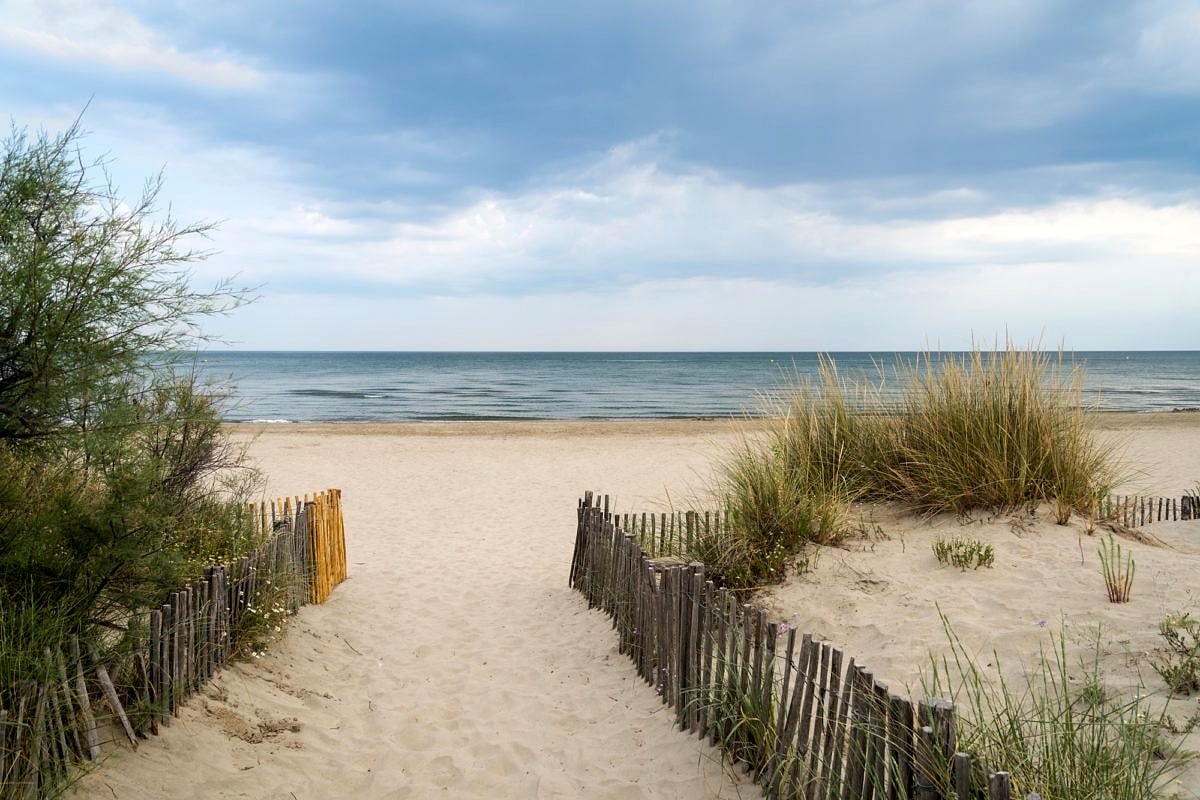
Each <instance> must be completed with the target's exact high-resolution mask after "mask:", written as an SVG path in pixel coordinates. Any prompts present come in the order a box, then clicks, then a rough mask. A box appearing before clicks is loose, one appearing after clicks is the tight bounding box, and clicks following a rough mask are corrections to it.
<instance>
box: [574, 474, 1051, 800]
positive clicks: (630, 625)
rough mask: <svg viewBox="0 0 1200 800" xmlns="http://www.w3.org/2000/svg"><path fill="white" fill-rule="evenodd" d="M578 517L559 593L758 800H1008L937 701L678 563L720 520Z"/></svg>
mask: <svg viewBox="0 0 1200 800" xmlns="http://www.w3.org/2000/svg"><path fill="white" fill-rule="evenodd" d="M578 513H579V518H578V527H577V532H576V541H575V552H574V557H573V559H572V563H571V578H570V580H571V585H572V586H573V587H574V588H576V589H578V590H579V591H580V592H582V593H583V595H584V596H585V597H586V598H587V600H588V604H589V606H590V607H594V608H599V609H601V610H603V611H604V612H605V613H607V614H608V615H609V616H610V617H612V621H613V627H614V629H615V630H616V632H617V638H618V647H619V650H620V652H621V653H623V654H625V655H628V656H629V658H630V659H631V660H632V661H633V663H634V666H635V667H636V669H637V671H638V674H639V675H640V676H641V677H642V678H643V679H644V680H645V681H646V682H647V683H649V684H650V685H651V686H653V687H654V688H655V690H656V691H657V692H658V693H659V694H660V695H661V696H662V699H663V702H664V703H666V704H667V705H668V706H670V707H672V708H674V709H675V715H676V720H677V722H678V723H679V725H680V727H682V728H683V730H685V731H692V732H695V733H696V734H697V735H699V736H700V737H701V738H705V737H707V738H708V739H709V740H710V741H711V742H712V743H714V744H716V745H719V746H720V747H721V748H722V749H723V750H724V751H725V753H726V754H727V755H728V757H730V758H731V759H732V760H734V761H735V762H738V763H742V764H745V765H746V766H747V767H748V768H749V769H750V770H751V771H752V773H753V775H754V778H755V779H756V780H757V781H758V782H759V783H760V784H761V786H762V788H763V792H764V794H765V795H766V796H767V797H768V798H772V800H774V799H775V798H788V799H789V800H790V799H791V798H805V800H811V799H812V798H820V799H821V800H825V799H826V798H828V799H830V800H832V799H833V798H837V800H901V799H902V798H915V799H916V800H935V799H942V798H946V799H948V798H958V799H959V800H967V798H986V800H1010V796H1011V791H1012V789H1011V786H1010V779H1009V774H1008V773H1007V772H1003V771H989V770H988V769H987V768H986V767H985V765H982V764H980V763H979V762H978V761H977V760H975V759H973V758H972V757H971V756H969V755H968V754H966V753H962V752H959V751H958V749H957V740H956V735H955V716H954V708H953V706H952V705H951V704H950V703H949V701H946V700H922V701H921V702H919V703H917V704H916V705H915V706H914V704H913V703H912V702H911V701H910V700H908V699H907V698H904V697H901V696H899V695H897V694H894V693H892V692H890V691H889V690H888V687H887V685H886V684H884V683H881V682H880V681H878V680H876V679H875V677H874V676H873V675H872V673H871V671H870V669H869V668H868V667H866V666H865V665H863V664H861V663H856V662H855V660H854V659H853V658H850V659H848V660H847V659H846V658H845V656H844V655H843V653H842V652H841V651H840V650H838V649H836V648H834V647H833V646H832V645H831V644H830V643H828V642H818V641H816V640H814V639H813V638H812V636H811V635H810V634H803V635H800V636H799V637H798V636H797V631H796V630H795V629H794V628H790V627H789V626H788V625H786V624H783V623H779V622H775V621H771V620H768V619H767V617H766V615H765V614H764V612H762V611H761V610H756V609H754V608H753V607H752V606H750V605H741V604H739V603H738V601H737V598H736V597H735V596H734V594H733V593H732V592H730V591H728V590H727V589H725V588H720V587H719V586H718V585H717V583H716V582H714V580H712V578H713V577H714V576H711V575H707V574H706V572H705V566H704V565H703V564H700V563H689V564H683V563H679V561H678V559H677V558H675V557H676V556H678V555H679V554H680V553H683V552H687V550H686V549H685V548H686V547H687V546H688V537H689V535H690V536H692V537H695V536H697V535H698V533H699V532H700V531H701V530H702V529H703V526H705V525H707V526H709V528H710V530H711V527H712V526H714V525H720V524H724V523H725V519H724V517H723V515H719V514H709V515H699V514H695V513H685V514H682V515H670V516H669V517H667V516H663V517H660V518H659V519H657V520H654V521H653V522H652V521H651V518H650V517H646V516H641V517H639V516H637V515H634V516H624V517H620V518H619V517H618V516H617V515H614V514H612V513H610V512H609V510H608V498H607V497H605V498H604V499H603V505H600V504H599V503H598V502H597V498H596V496H594V495H593V494H592V493H591V492H588V493H587V494H586V495H585V496H584V498H583V500H581V501H580V503H579V512H578ZM664 522H665V523H666V530H665V532H664V529H663V525H662V523H664ZM643 543H644V544H645V546H643ZM1034 798H1036V795H1030V796H1029V798H1027V800H1033V799H1034Z"/></svg>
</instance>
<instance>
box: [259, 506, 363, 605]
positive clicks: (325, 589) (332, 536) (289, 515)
mask: <svg viewBox="0 0 1200 800" xmlns="http://www.w3.org/2000/svg"><path fill="white" fill-rule="evenodd" d="M247 513H248V514H249V517H250V519H251V520H253V524H254V526H255V528H256V530H257V532H258V533H259V535H261V536H262V538H263V539H267V538H269V537H270V536H271V535H272V534H273V533H274V532H275V529H276V526H278V525H288V526H289V527H294V528H295V529H296V530H297V531H298V532H304V535H306V536H307V537H308V553H309V559H310V564H311V567H310V570H309V582H308V583H309V585H308V594H309V597H308V601H309V602H310V603H323V602H325V600H326V599H327V598H328V597H329V594H330V592H332V591H333V590H334V588H335V587H336V586H337V585H338V584H340V583H341V582H342V581H344V580H346V528H345V524H344V523H343V521H342V490H341V489H327V490H326V491H324V492H318V493H314V494H312V495H311V496H310V495H307V494H306V495H304V497H303V498H301V497H299V496H297V497H294V498H292V497H284V498H277V499H274V500H263V501H261V502H258V503H249V504H248V505H247ZM293 513H294V514H295V516H293ZM301 516H303V519H300V518H299V517H301Z"/></svg>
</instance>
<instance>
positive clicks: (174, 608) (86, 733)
mask: <svg viewBox="0 0 1200 800" xmlns="http://www.w3.org/2000/svg"><path fill="white" fill-rule="evenodd" d="M249 511H250V512H251V513H252V514H253V518H254V519H255V520H256V523H257V525H258V527H259V529H260V533H261V534H262V537H263V543H262V544H261V545H260V546H259V547H258V548H257V549H256V550H254V551H253V552H251V553H248V554H247V555H245V556H242V557H241V558H240V559H238V560H237V561H234V562H232V563H229V564H219V565H214V566H211V567H208V568H207V569H206V570H205V571H204V575H203V577H202V578H199V579H197V580H195V581H193V582H192V583H190V584H188V585H186V586H183V587H180V588H179V589H178V590H177V591H174V592H171V593H169V594H168V595H167V597H165V598H164V601H163V604H162V605H161V606H160V607H159V608H157V609H154V610H151V611H150V612H149V613H148V614H147V619H146V629H147V631H148V633H147V636H146V637H145V639H144V641H143V642H142V644H141V645H140V646H135V647H134V648H133V649H132V651H127V652H123V653H121V654H119V655H118V656H117V657H116V660H115V661H112V662H109V663H106V662H105V661H104V660H103V659H102V658H101V656H100V654H99V653H98V652H96V650H95V649H93V648H82V647H81V645H80V642H79V639H78V638H77V637H71V638H70V639H68V640H66V641H65V642H63V643H62V645H61V646H60V647H58V648H55V649H50V648H47V649H46V651H45V652H44V653H43V654H42V656H43V661H42V664H41V666H42V669H41V671H42V673H43V674H44V675H45V678H44V679H43V680H41V681H27V682H25V683H23V684H22V685H19V686H11V687H7V688H5V687H0V798H3V799H4V800H7V799H8V798H20V799H21V800H24V799H25V798H34V797H38V796H41V795H42V794H44V793H46V792H47V791H49V790H51V789H52V788H54V787H56V786H61V785H63V784H64V783H65V782H66V781H67V780H68V779H69V777H70V771H71V768H72V765H73V764H77V763H81V762H83V761H87V760H91V759H95V758H97V757H98V756H99V755H100V752H101V747H100V746H101V743H102V742H106V741H112V740H113V739H114V738H117V739H124V740H125V741H127V742H128V743H129V745H130V746H131V747H133V748H134V749H136V748H137V746H138V741H139V739H140V738H144V737H146V736H147V735H148V734H150V733H155V734H156V733H158V731H159V726H160V725H162V726H169V725H170V724H171V718H172V716H175V715H177V714H178V712H179V708H180V707H181V705H182V704H183V703H184V702H185V701H186V700H187V699H188V698H189V697H191V696H192V695H193V694H195V693H196V692H198V691H199V690H200V689H201V688H202V687H203V686H204V685H205V684H206V683H207V682H208V680H209V679H210V678H211V677H212V676H213V674H214V673H215V671H216V670H217V669H219V668H220V667H221V666H223V665H224V664H226V663H227V662H228V661H229V659H230V657H231V656H232V655H233V653H234V651H235V649H236V648H238V647H239V646H240V645H241V644H243V641H242V639H243V638H244V637H245V635H247V634H248V633H249V632H252V626H251V625H250V624H249V623H250V622H251V619H250V617H251V616H252V615H254V614H258V615H259V617H260V618H261V616H262V615H263V613H264V611H265V609H263V608H262V607H261V606H262V604H263V603H266V602H268V601H270V602H272V603H274V604H275V608H273V609H271V611H272V612H278V611H279V610H280V606H281V607H282V611H283V612H284V613H295V612H296V611H298V610H299V608H300V606H302V605H304V604H306V603H309V602H313V603H321V602H324V600H325V599H326V598H327V597H328V596H329V593H330V592H331V591H332V590H333V588H334V587H335V586H336V585H337V584H338V583H340V582H341V581H342V580H344V579H345V576H346V554H345V529H344V526H343V524H342V509H341V491H340V490H338V489H331V490H329V491H327V492H323V493H321V494H318V495H315V496H314V497H313V498H312V499H309V498H308V496H307V495H306V496H305V497H304V499H303V500H301V499H300V498H296V499H295V501H293V499H292V498H287V499H285V500H276V501H271V502H270V503H262V504H255V505H252V506H250V508H249ZM85 649H86V651H87V652H83V650H85Z"/></svg>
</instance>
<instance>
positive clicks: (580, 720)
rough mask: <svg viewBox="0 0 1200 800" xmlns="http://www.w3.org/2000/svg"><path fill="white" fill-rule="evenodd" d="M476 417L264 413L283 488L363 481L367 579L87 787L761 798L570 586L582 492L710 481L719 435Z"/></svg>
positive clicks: (269, 454)
mask: <svg viewBox="0 0 1200 800" xmlns="http://www.w3.org/2000/svg"><path fill="white" fill-rule="evenodd" d="M477 430H479V431H487V433H484V434H478V433H477V434H476V435H469V436H463V435H461V434H460V433H457V432H455V431H454V430H453V428H452V427H441V428H430V427H428V426H425V427H424V429H423V430H422V429H421V428H415V429H413V428H396V429H392V430H390V432H388V433H387V434H385V435H377V434H378V432H375V433H371V434H370V435H364V434H368V433H369V431H368V430H366V429H365V428H342V429H340V430H339V429H338V428H336V427H334V428H330V427H321V428H312V429H305V430H298V429H296V428H287V429H282V428H281V429H269V430H267V431H265V432H264V433H263V435H262V436H261V437H260V438H259V439H258V440H257V441H256V442H255V444H254V445H253V453H254V455H255V456H256V457H257V458H259V459H260V461H261V462H262V465H263V467H264V468H265V469H266V470H267V471H268V472H269V474H270V491H273V492H276V491H277V492H284V491H292V492H294V491H297V490H299V491H305V490H311V489H319V488H324V487H327V486H339V487H341V488H342V489H343V490H344V505H345V513H346V529H347V534H348V540H349V555H348V558H349V563H350V579H349V580H348V581H347V582H346V583H345V584H344V585H343V586H342V587H340V588H339V589H338V590H337V591H336V592H335V594H334V596H333V597H332V599H331V600H330V601H329V602H328V603H327V604H326V605H324V606H322V607H310V608H308V609H306V610H305V611H304V612H303V613H302V614H301V615H300V617H299V618H298V619H297V620H296V621H295V622H294V623H293V626H292V629H291V631H290V633H289V634H288V636H287V637H286V638H285V640H284V641H282V642H281V643H280V644H278V645H277V646H275V647H274V648H273V649H272V650H271V651H270V652H269V653H268V654H267V655H266V656H264V657H263V658H261V659H260V660H258V661H257V662H255V663H254V664H252V665H241V666H238V667H236V668H234V669H232V670H229V671H227V672H225V673H224V674H223V675H222V677H221V678H220V679H219V680H218V682H217V683H216V685H215V686H214V688H213V689H212V690H211V691H210V692H209V696H208V697H203V698H197V699H196V700H194V701H192V703H191V704H190V706H189V708H188V709H187V710H186V711H185V713H184V714H183V717H182V719H181V720H180V721H177V722H176V724H175V725H174V726H173V727H172V728H171V729H170V731H169V732H168V734H167V735H165V736H162V737H158V738H156V739H153V740H151V741H149V742H147V743H146V744H145V745H144V746H143V748H142V752H140V753H138V754H136V755H133V754H129V753H119V754H118V755H117V756H116V757H115V758H113V759H112V760H110V762H109V763H108V764H107V765H106V766H105V768H104V769H103V770H101V771H100V772H98V773H97V774H95V775H93V776H90V777H89V779H88V780H87V781H85V784H84V785H85V786H86V787H87V788H88V793H87V794H86V795H85V796H95V797H118V798H137V797H165V796H170V797H205V798H225V797H262V798H290V797H296V798H318V797H367V798H404V797H434V796H438V797H465V798H470V797H487V798H497V797H520V798H526V797H528V798H533V797H547V798H550V797H591V798H704V797H736V796H741V797H757V796H759V792H758V790H757V788H755V787H753V786H752V785H750V786H746V785H743V786H740V787H739V786H738V785H737V784H736V783H735V782H733V781H731V779H730V778H729V777H727V776H726V775H725V774H723V772H722V769H721V767H720V765H719V764H718V763H715V760H714V759H715V751H713V750H711V749H708V748H702V747H700V746H699V745H698V744H697V742H696V740H695V739H693V738H691V737H688V736H685V735H683V734H682V733H679V732H678V731H677V730H675V729H674V728H673V726H672V719H671V713H670V712H669V711H667V710H666V709H665V707H664V706H662V705H661V704H660V703H659V702H658V699H657V698H656V697H655V696H654V693H653V691H652V690H651V689H649V688H648V687H646V686H645V685H644V684H642V683H640V682H639V681H638V680H637V679H636V677H635V674H634V672H633V670H632V668H631V666H630V665H629V663H628V661H627V660H626V659H625V658H624V657H621V656H619V655H618V654H617V652H616V649H615V647H614V639H613V636H612V634H611V630H610V628H609V625H608V622H607V620H606V619H605V618H604V617H602V616H601V615H600V614H599V613H597V612H588V611H587V610H586V608H585V606H584V604H583V603H582V601H581V599H580V598H579V596H578V595H577V594H576V593H574V592H572V591H571V590H570V589H568V587H567V585H566V584H567V580H566V578H567V571H568V569H569V561H570V555H571V548H572V544H573V533H574V511H573V504H574V502H575V498H576V497H577V496H578V495H579V493H580V492H581V491H582V489H584V488H587V487H597V488H601V487H603V486H604V485H605V484H607V485H608V486H609V487H611V489H612V490H619V491H621V492H623V493H624V494H623V495H622V497H621V501H622V505H623V506H626V505H627V504H630V505H639V506H642V505H644V503H643V502H642V500H643V498H660V497H662V496H663V493H664V489H666V488H671V489H677V488H678V487H679V486H681V485H683V484H685V483H689V482H694V480H695V471H696V470H698V469H703V468H704V465H705V464H706V462H707V459H708V458H709V457H710V456H711V454H712V452H713V450H712V448H711V447H709V446H707V445H706V444H705V441H704V440H705V438H706V435H705V434H703V433H701V435H699V436H697V435H696V434H697V430H698V429H697V426H695V425H692V426H682V427H678V429H676V426H671V425H665V426H663V425H653V424H650V425H644V426H639V425H632V426H619V427H616V428H611V429H609V431H608V435H606V436H604V437H603V438H596V437H594V436H591V435H589V434H590V433H591V432H592V431H593V430H594V427H593V426H575V427H570V426H568V428H567V429H566V430H565V431H560V432H559V433H558V435H553V436H548V435H545V434H546V430H545V427H544V426H542V427H536V428H533V429H528V430H526V429H522V428H521V427H513V426H510V427H507V428H506V427H503V426H501V427H499V428H497V427H496V426H492V427H489V428H479V429H477ZM713 430H722V431H723V430H727V428H726V427H725V426H717V427H716V428H714V429H713ZM679 431H686V432H687V435H683V436H681V435H678V432H679ZM617 476H619V478H618V477H617ZM292 728H295V729H297V730H290V729H292Z"/></svg>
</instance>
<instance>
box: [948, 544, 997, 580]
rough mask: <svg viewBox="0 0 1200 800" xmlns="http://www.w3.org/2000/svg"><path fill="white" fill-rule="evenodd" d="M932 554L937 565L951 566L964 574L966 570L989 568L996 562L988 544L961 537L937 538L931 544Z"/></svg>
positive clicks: (994, 554) (993, 552)
mask: <svg viewBox="0 0 1200 800" xmlns="http://www.w3.org/2000/svg"><path fill="white" fill-rule="evenodd" d="M933 554H934V556H936V557H937V560H938V562H939V563H942V564H950V565H953V566H955V567H958V568H959V569H961V570H963V571H964V572H966V571H967V570H968V569H979V568H980V567H990V566H992V564H993V563H994V562H995V560H996V553H995V551H994V550H993V549H992V546H991V545H990V544H984V543H983V542H981V541H979V540H978V539H968V538H964V537H961V536H955V537H954V538H953V539H944V538H942V537H941V536H939V537H938V538H937V541H935V542H934V543H933Z"/></svg>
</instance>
